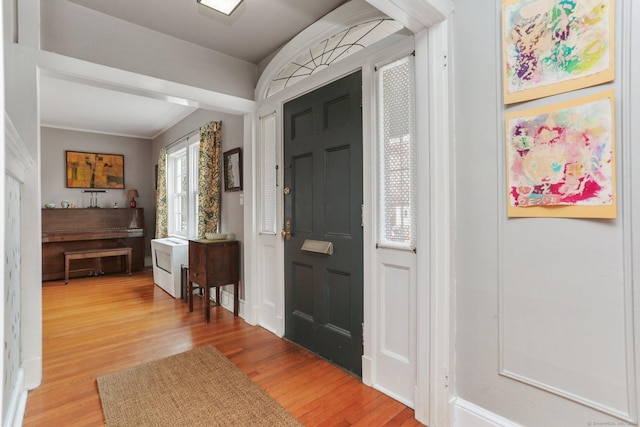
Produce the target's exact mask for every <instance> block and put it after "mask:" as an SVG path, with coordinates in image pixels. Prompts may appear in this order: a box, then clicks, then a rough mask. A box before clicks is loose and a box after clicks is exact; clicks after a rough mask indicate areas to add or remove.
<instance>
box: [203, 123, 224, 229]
mask: <svg viewBox="0 0 640 427" xmlns="http://www.w3.org/2000/svg"><path fill="white" fill-rule="evenodd" d="M221 144H222V122H209V123H207V124H206V125H204V126H202V127H201V128H200V159H199V163H198V169H199V177H198V192H199V194H198V239H204V233H219V232H220V231H221V230H220V228H219V227H220V201H221V198H220V196H221V194H220V191H221V190H220V187H221V186H220V181H221V179H220V178H221V174H220V163H221V162H220V150H221Z"/></svg>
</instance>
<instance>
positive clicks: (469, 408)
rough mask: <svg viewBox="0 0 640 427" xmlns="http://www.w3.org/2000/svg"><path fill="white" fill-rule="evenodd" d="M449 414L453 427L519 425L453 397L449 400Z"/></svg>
mask: <svg viewBox="0 0 640 427" xmlns="http://www.w3.org/2000/svg"><path fill="white" fill-rule="evenodd" d="M451 415H452V419H453V423H452V425H453V426H454V427H519V426H520V425H519V424H516V423H514V422H513V421H509V420H508V419H506V418H504V417H501V416H500V415H497V414H494V413H493V412H491V411H487V410H486V409H484V408H482V407H480V406H478V405H475V404H473V403H471V402H467V401H466V400H464V399H460V398H458V397H457V398H455V399H454V400H453V401H452V402H451Z"/></svg>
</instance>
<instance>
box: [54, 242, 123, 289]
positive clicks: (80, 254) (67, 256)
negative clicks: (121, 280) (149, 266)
mask: <svg viewBox="0 0 640 427" xmlns="http://www.w3.org/2000/svg"><path fill="white" fill-rule="evenodd" d="M131 253H132V249H131V248H113V249H87V250H85V251H67V252H65V253H64V283H65V284H67V283H69V261H71V260H72V259H87V258H97V259H98V265H100V264H99V263H100V258H101V257H109V256H124V257H126V270H127V273H128V274H129V276H131Z"/></svg>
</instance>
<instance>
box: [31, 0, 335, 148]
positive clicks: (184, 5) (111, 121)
mask: <svg viewBox="0 0 640 427" xmlns="http://www.w3.org/2000/svg"><path fill="white" fill-rule="evenodd" d="M68 1H70V2H73V3H76V4H78V5H81V6H84V7H88V8H90V9H94V10H96V11H98V12H101V13H105V14H107V15H111V16H113V17H116V18H119V19H122V20H125V21H128V22H131V23H133V24H137V25H140V26H143V27H146V28H149V29H152V30H154V31H158V32H161V33H165V34H168V35H170V36H173V37H176V38H179V39H182V40H185V41H189V42H191V43H195V44H198V45H201V46H204V47H207V48H209V49H212V50H216V51H218V52H222V53H225V54H228V55H231V56H234V57H237V58H240V59H244V60H246V61H248V62H252V63H254V64H257V63H258V62H260V61H261V60H262V59H265V58H267V57H268V56H270V55H271V54H272V53H273V52H275V51H276V50H278V49H279V48H280V47H282V46H283V45H284V44H286V43H287V42H288V41H289V40H291V39H292V38H293V37H295V36H296V35H297V34H298V33H299V32H300V31H302V30H303V29H304V28H306V27H308V26H309V25H311V24H312V23H313V22H315V21H317V20H318V19H320V18H321V17H323V16H324V15H326V14H327V13H329V12H331V11H332V10H333V9H335V8H336V7H338V6H340V5H342V4H344V3H346V2H347V0H244V1H243V2H242V3H241V4H240V6H238V8H237V9H236V10H235V11H234V12H233V14H232V15H231V16H226V15H223V14H221V13H218V12H216V11H214V10H211V9H209V8H207V7H205V6H202V5H200V4H198V3H197V2H196V0H135V1H131V0H109V1H104V0H68ZM274 23H276V25H274ZM60 99H65V102H64V103H60V102H59V100H60ZM56 100H57V102H56ZM193 111H194V109H193V108H192V107H187V106H181V105H175V104H170V103H167V102H163V101H159V100H153V99H149V98H145V97H142V96H136V95H131V94H125V93H122V92H117V91H112V90H108V89H103V88H95V87H88V86H85V85H82V84H80V83H76V82H71V81H66V80H60V79H57V78H55V77H47V76H44V77H43V78H42V82H41V106H40V121H41V124H42V125H43V126H50V127H57V128H65V129H74V130H83V131H88V132H97V133H107V134H114V135H122V136H131V137H138V138H149V139H151V138H154V137H155V136H157V135H158V134H160V133H162V132H163V131H165V130H167V129H168V128H170V127H171V126H173V125H174V124H175V123H177V122H178V121H180V120H182V119H183V118H184V117H186V116H188V115H189V114H190V113H192V112H193Z"/></svg>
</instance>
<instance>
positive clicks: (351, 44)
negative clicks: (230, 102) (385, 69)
mask: <svg viewBox="0 0 640 427" xmlns="http://www.w3.org/2000/svg"><path fill="white" fill-rule="evenodd" d="M402 28H403V27H402V25H400V24H399V23H398V22H396V21H394V20H393V19H388V18H387V19H374V20H372V21H368V22H362V23H360V24H357V25H354V26H353V27H350V28H347V29H345V30H343V31H340V32H339V33H337V34H334V35H333V36H331V37H329V38H328V39H325V40H323V41H321V42H320V43H318V44H316V45H315V46H313V47H311V48H310V49H308V50H306V51H305V52H304V53H302V54H301V55H299V56H298V57H297V58H296V59H294V60H293V61H291V63H290V64H288V65H286V66H285V67H284V68H282V70H280V72H279V73H278V75H277V76H275V77H274V79H273V81H272V82H271V85H270V86H269V90H268V93H267V97H269V96H271V95H273V94H275V93H278V92H280V91H281V90H282V89H284V88H286V87H289V86H291V85H292V84H294V83H297V82H299V81H301V80H304V79H306V78H307V77H309V76H310V75H312V74H313V73H315V72H317V71H319V70H322V69H325V68H327V67H329V66H331V65H332V64H334V63H336V62H338V61H341V60H343V59H345V58H346V57H348V56H349V55H352V54H354V53H356V52H358V51H360V50H362V49H364V48H366V47H368V46H371V45H372V44H374V43H376V42H378V41H380V40H382V39H384V38H385V37H388V36H390V35H391V34H394V33H396V32H398V31H400V30H401V29H402Z"/></svg>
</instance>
